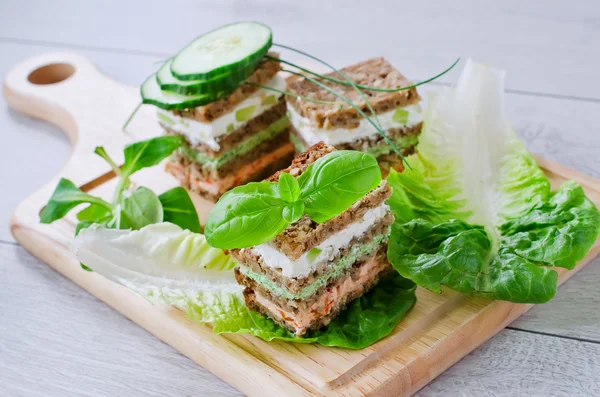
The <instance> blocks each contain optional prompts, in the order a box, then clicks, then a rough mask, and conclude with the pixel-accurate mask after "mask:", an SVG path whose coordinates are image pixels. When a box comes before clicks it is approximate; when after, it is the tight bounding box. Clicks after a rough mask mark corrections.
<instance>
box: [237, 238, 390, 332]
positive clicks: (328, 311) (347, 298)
mask: <svg viewBox="0 0 600 397" xmlns="http://www.w3.org/2000/svg"><path fill="white" fill-rule="evenodd" d="M371 258H372V257H371ZM371 258H366V259H365V260H364V261H362V262H361V263H358V262H357V263H356V267H355V269H356V270H355V273H358V272H360V268H361V267H362V266H365V265H366V264H367V263H368V261H369V260H370V259H371ZM376 260H377V261H378V264H377V265H378V266H377V268H376V269H375V270H374V271H371V272H370V273H369V279H368V280H364V281H363V282H362V283H360V285H359V286H358V287H357V288H355V289H353V290H351V291H350V292H348V293H346V294H345V295H343V296H339V297H338V299H337V300H335V301H332V302H330V305H331V306H326V307H324V308H323V307H317V308H314V312H311V314H313V315H314V317H315V318H314V319H313V320H312V321H311V322H310V324H308V325H306V326H298V324H297V321H296V319H297V318H298V316H299V315H300V314H302V313H306V312H302V311H298V312H297V313H290V312H289V311H288V310H287V309H286V307H285V306H278V305H277V304H276V303H275V305H276V307H277V308H278V310H270V309H269V308H267V307H265V306H263V305H262V304H261V303H259V302H258V301H257V294H259V295H260V294H261V292H260V291H257V290H253V289H252V288H250V287H246V289H245V290H244V298H245V301H246V306H248V307H249V308H250V309H252V310H254V311H257V312H259V313H261V314H264V315H266V316H268V317H270V318H271V319H272V320H273V321H275V323H277V324H279V325H280V326H282V327H284V328H286V329H287V330H289V331H290V332H292V333H294V334H296V336H303V335H305V334H306V333H307V332H308V331H310V330H316V329H319V328H322V327H324V326H326V325H327V324H329V323H330V322H331V320H332V319H333V318H335V317H336V316H337V315H338V314H339V313H340V312H341V311H342V310H344V309H345V308H346V306H348V305H349V304H350V303H351V302H352V301H353V300H355V299H358V298H360V297H361V296H362V295H364V294H365V293H366V292H368V291H369V290H370V289H371V288H373V287H374V286H375V285H377V283H378V282H379V280H380V278H383V277H385V276H386V275H387V274H389V273H391V272H392V271H393V268H392V266H391V265H390V264H389V262H388V260H387V258H386V255H385V249H382V250H380V251H379V252H378V254H377V255H376ZM348 277H352V275H349V276H348ZM344 281H345V279H341V280H340V281H339V284H338V285H341V284H343V283H344ZM331 288H332V289H333V288H336V287H335V286H332V287H331ZM262 296H263V297H265V298H266V299H269V298H268V297H266V296H264V295H262ZM323 309H324V310H323Z"/></svg>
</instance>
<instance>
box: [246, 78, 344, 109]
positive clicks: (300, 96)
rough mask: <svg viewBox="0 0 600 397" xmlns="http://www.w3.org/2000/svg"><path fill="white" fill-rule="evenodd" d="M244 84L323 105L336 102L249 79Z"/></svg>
mask: <svg viewBox="0 0 600 397" xmlns="http://www.w3.org/2000/svg"><path fill="white" fill-rule="evenodd" d="M245 84H248V85H251V86H254V87H259V88H262V89H265V90H270V91H274V92H278V93H280V94H283V95H287V96H293V97H294V98H300V99H303V100H305V101H308V102H315V103H322V104H325V105H335V104H336V102H332V101H321V100H320V99H312V98H309V97H306V96H304V95H298V94H294V93H293V92H289V91H282V90H278V89H277V88H273V87H268V86H266V85H262V84H256V83H251V82H249V81H246V82H245Z"/></svg>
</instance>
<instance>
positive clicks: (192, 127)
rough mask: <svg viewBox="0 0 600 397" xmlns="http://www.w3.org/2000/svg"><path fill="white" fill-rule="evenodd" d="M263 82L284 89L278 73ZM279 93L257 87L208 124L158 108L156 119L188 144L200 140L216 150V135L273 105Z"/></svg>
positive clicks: (277, 99) (233, 128)
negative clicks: (185, 139)
mask: <svg viewBox="0 0 600 397" xmlns="http://www.w3.org/2000/svg"><path fill="white" fill-rule="evenodd" d="M265 85H266V86H267V87H271V88H274V89H277V90H285V89H286V83H285V79H284V78H283V77H281V76H279V75H275V77H273V78H272V79H271V81H269V82H268V83H267V84H265ZM281 95H282V94H280V93H279V92H275V91H271V90H267V89H264V88H261V89H259V90H258V91H256V92H255V93H254V94H252V95H251V96H249V97H248V98H246V99H244V100H243V101H242V102H240V103H239V104H238V105H237V106H236V107H235V108H234V109H233V110H232V111H231V112H229V113H227V114H224V115H223V116H221V117H219V118H216V119H215V120H213V121H211V122H210V123H203V122H200V121H198V120H192V119H189V118H184V117H180V116H175V115H174V114H173V113H171V112H169V111H167V110H162V109H158V118H159V120H160V121H161V122H163V123H165V124H166V125H167V126H168V127H169V128H171V129H172V130H173V131H176V132H178V133H180V134H182V135H184V136H185V137H186V138H187V139H188V140H189V141H190V143H191V144H192V145H194V144H197V143H204V144H206V145H208V147H210V148H211V149H213V150H219V149H220V146H219V144H218V142H217V141H216V138H218V137H220V136H221V135H225V134H227V133H230V132H232V131H235V130H237V129H238V128H240V127H242V126H243V125H245V124H246V123H247V122H248V121H249V120H251V119H253V118H254V117H256V116H258V115H260V114H262V113H263V112H265V111H266V110H268V109H270V108H272V107H273V106H275V105H276V104H277V102H278V101H279V98H280V97H281Z"/></svg>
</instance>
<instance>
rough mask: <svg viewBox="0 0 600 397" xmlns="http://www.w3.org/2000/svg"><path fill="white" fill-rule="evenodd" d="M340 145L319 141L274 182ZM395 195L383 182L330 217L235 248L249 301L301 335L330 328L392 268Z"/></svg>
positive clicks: (305, 218) (238, 275)
mask: <svg viewBox="0 0 600 397" xmlns="http://www.w3.org/2000/svg"><path fill="white" fill-rule="evenodd" d="M334 150H335V148H334V147H332V146H328V145H325V144H323V143H319V144H317V145H315V146H313V147H311V148H310V149H309V150H308V151H307V152H305V153H303V154H301V155H299V156H297V157H296V158H295V159H294V160H293V162H292V165H291V166H290V167H288V168H286V169H284V170H282V171H280V172H278V173H276V174H275V175H273V176H271V177H270V178H269V180H270V181H277V180H278V179H279V176H280V175H281V173H282V172H286V173H289V174H290V175H292V176H294V177H296V178H297V177H298V176H300V175H301V174H302V172H303V171H304V170H306V169H307V168H308V166H309V165H310V164H312V163H314V162H315V161H317V160H318V159H319V158H321V157H323V156H326V155H327V154H328V153H331V152H332V151H334ZM390 195H391V188H390V187H389V186H388V184H387V182H386V181H385V180H384V181H382V182H381V183H380V184H379V185H378V186H377V187H376V188H375V189H373V190H371V191H370V192H369V193H367V194H366V195H365V196H363V197H362V198H360V199H359V200H357V201H356V202H355V203H354V204H353V205H352V206H350V207H349V208H348V209H347V210H345V211H344V212H342V213H341V214H339V215H338V216H336V217H334V218H332V219H330V220H328V221H326V222H324V223H321V224H318V223H316V222H315V221H313V220H311V219H310V218H309V217H308V216H306V215H303V216H302V217H301V218H300V219H299V220H298V221H296V222H294V223H292V224H290V225H289V226H288V227H287V228H286V229H285V230H284V231H283V232H282V233H280V234H279V235H277V236H276V237H275V238H274V239H273V240H271V241H269V242H266V243H263V244H260V245H257V246H253V247H248V248H242V249H234V250H231V251H230V252H231V255H233V257H234V258H235V259H236V260H237V261H238V266H237V267H236V270H235V271H236V278H237V280H238V282H239V283H240V284H242V285H244V286H245V287H246V289H245V291H244V296H245V300H246V305H247V306H248V307H250V308H251V309H253V310H256V311H258V312H261V313H263V314H265V315H267V316H269V317H270V318H271V319H273V320H274V321H275V322H276V323H278V324H279V325H281V326H283V327H284V328H286V329H288V330H289V331H291V332H293V333H294V334H296V335H297V336H302V335H304V334H305V333H306V332H308V331H309V330H315V329H318V328H321V327H323V326H326V325H327V324H328V323H329V322H330V321H331V320H332V319H333V318H334V317H335V316H336V315H337V314H338V313H339V312H340V311H341V310H343V309H344V308H345V307H346V305H347V304H349V303H350V302H351V301H352V300H354V299H357V298H359V297H360V296H362V295H363V294H364V293H365V292H367V291H368V290H369V289H370V288H372V287H373V286H375V285H376V284H377V282H378V280H379V278H380V277H382V276H383V275H384V274H386V273H388V272H390V271H392V267H391V265H390V264H389V262H388V261H387V258H386V248H387V241H388V236H389V232H390V225H391V224H392V223H393V220H394V217H393V214H392V212H391V210H390V208H389V207H388V206H387V205H386V204H385V200H387V199H388V198H389V197H390Z"/></svg>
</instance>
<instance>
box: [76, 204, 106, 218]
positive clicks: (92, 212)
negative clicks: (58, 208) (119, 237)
mask: <svg viewBox="0 0 600 397" xmlns="http://www.w3.org/2000/svg"><path fill="white" fill-rule="evenodd" d="M111 216H112V211H110V210H108V209H106V207H103V206H101V205H98V204H90V205H88V206H87V207H85V208H84V209H82V210H81V211H79V212H78V213H77V219H78V220H80V221H89V222H92V223H93V222H101V221H103V220H106V219H108V218H110V217H111Z"/></svg>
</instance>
